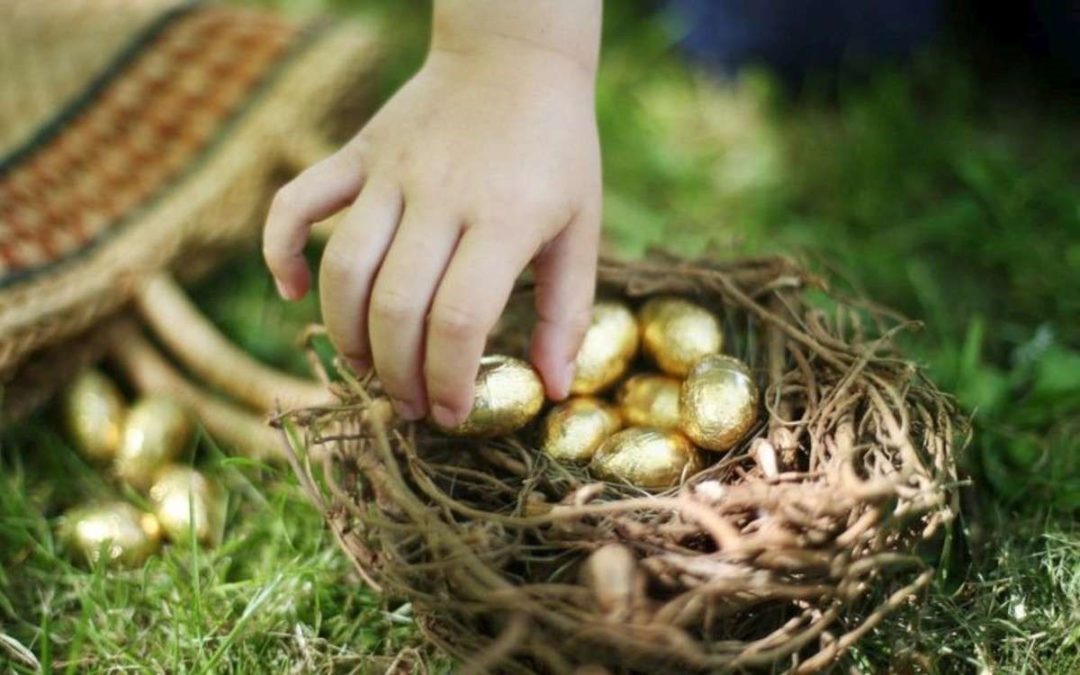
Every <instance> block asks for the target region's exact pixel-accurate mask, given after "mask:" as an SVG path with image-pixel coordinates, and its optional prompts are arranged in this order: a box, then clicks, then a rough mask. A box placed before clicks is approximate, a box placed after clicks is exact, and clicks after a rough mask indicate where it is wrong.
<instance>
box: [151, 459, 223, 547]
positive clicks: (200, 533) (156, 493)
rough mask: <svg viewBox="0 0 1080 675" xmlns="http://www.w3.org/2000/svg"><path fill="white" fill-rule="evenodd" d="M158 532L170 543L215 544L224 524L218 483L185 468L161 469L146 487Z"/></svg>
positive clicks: (177, 466) (221, 495)
mask: <svg viewBox="0 0 1080 675" xmlns="http://www.w3.org/2000/svg"><path fill="white" fill-rule="evenodd" d="M150 501H151V502H152V503H153V504H154V515H155V516H157V519H158V522H159V523H161V529H162V531H163V532H164V533H165V536H167V537H168V538H169V539H170V540H172V541H174V542H180V543H184V542H190V541H191V538H192V537H193V536H194V538H195V540H196V541H197V542H199V543H200V544H203V545H207V546H214V545H217V544H218V543H219V542H220V541H221V534H222V528H223V527H224V524H225V499H224V494H223V492H222V490H221V488H220V486H218V484H217V483H216V482H214V481H212V480H210V479H209V478H207V477H206V476H204V475H203V474H202V473H200V472H198V471H196V470H195V469H192V468H191V467H188V466H181V465H173V466H168V467H165V468H164V469H162V470H161V472H160V473H159V474H158V476H157V479H156V480H155V481H154V484H153V485H152V486H151V487H150Z"/></svg>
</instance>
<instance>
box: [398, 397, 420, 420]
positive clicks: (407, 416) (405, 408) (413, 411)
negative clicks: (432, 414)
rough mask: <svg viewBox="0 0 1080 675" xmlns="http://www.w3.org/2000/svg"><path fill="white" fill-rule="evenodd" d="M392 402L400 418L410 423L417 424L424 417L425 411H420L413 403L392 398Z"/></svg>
mask: <svg viewBox="0 0 1080 675" xmlns="http://www.w3.org/2000/svg"><path fill="white" fill-rule="evenodd" d="M390 402H391V403H393V404H394V410H395V411H396V412H397V414H398V416H399V417H401V418H402V419H404V420H407V421H409V422H415V421H416V420H418V419H420V418H421V417H423V416H424V411H422V410H420V408H419V406H417V405H416V404H415V403H412V402H411V401H402V400H401V399H396V398H392V399H390Z"/></svg>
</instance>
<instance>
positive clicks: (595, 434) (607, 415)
mask: <svg viewBox="0 0 1080 675" xmlns="http://www.w3.org/2000/svg"><path fill="white" fill-rule="evenodd" d="M621 426H622V421H621V420H620V419H619V414H618V413H617V412H616V411H615V409H614V408H613V407H612V406H610V405H608V404H607V403H604V402H603V401H600V400H597V399H595V398H591V397H582V398H572V399H570V400H569V401H566V402H565V403H562V404H560V405H557V406H555V407H554V408H552V410H551V412H549V413H548V415H547V417H545V418H544V428H543V430H542V433H541V442H540V449H541V450H542V451H543V452H544V454H546V455H548V456H549V457H551V458H552V459H554V460H555V461H557V462H563V463H567V464H584V463H586V462H588V461H589V460H590V459H592V456H593V453H595V452H596V449H597V448H599V447H600V444H601V443H603V442H604V441H605V440H606V439H607V437H608V436H610V435H612V434H613V433H615V432H616V431H618V430H619V427H621Z"/></svg>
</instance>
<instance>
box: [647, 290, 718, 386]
mask: <svg viewBox="0 0 1080 675" xmlns="http://www.w3.org/2000/svg"><path fill="white" fill-rule="evenodd" d="M638 319H639V320H640V322H641V343H642V351H644V352H645V355H646V356H648V357H649V358H650V359H652V360H653V362H654V363H656V365H657V366H659V367H660V370H662V371H664V372H665V373H667V374H669V375H674V376H676V377H686V375H687V374H688V373H689V372H690V369H691V368H693V367H694V364H695V363H697V362H698V361H699V360H701V359H702V358H703V357H705V356H708V355H709V354H716V353H718V352H719V351H720V349H721V348H722V347H723V345H724V338H723V332H722V331H721V330H720V322H719V321H718V320H717V318H716V316H715V315H714V314H713V313H712V312H710V311H709V310H707V309H705V308H704V307H702V306H701V305H697V304H695V303H693V302H690V301H689V300H683V299H682V298H675V297H671V296H661V297H658V298H653V299H652V300H649V301H648V302H646V303H645V304H644V305H642V306H641V310H640V311H639V312H638Z"/></svg>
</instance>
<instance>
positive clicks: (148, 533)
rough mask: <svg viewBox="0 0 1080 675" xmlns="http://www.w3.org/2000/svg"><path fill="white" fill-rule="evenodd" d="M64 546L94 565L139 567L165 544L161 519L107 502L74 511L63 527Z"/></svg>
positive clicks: (64, 521) (62, 538) (67, 517)
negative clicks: (158, 520)
mask: <svg viewBox="0 0 1080 675" xmlns="http://www.w3.org/2000/svg"><path fill="white" fill-rule="evenodd" d="M59 534H60V539H61V540H62V541H63V542H64V544H65V545H66V546H67V547H68V548H69V549H71V550H72V551H73V552H74V553H76V554H77V555H78V556H79V557H81V558H83V559H84V560H86V561H87V562H89V563H91V564H95V563H97V562H98V561H101V560H102V559H104V562H106V563H107V564H110V565H122V566H125V567H138V566H139V565H142V564H143V563H144V562H145V561H146V559H147V558H149V557H150V555H151V554H153V553H154V551H156V550H157V549H158V547H159V546H160V544H161V528H160V526H159V524H158V522H157V519H156V518H154V516H153V515H151V514H149V513H143V512H142V511H140V510H139V509H137V508H135V507H134V506H132V505H131V504H128V503H127V502H120V501H116V502H105V503H103V504H94V505H90V506H82V507H77V508H74V509H72V510H71V511H68V512H67V513H65V514H64V517H63V519H62V520H61V522H60V527H59Z"/></svg>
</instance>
